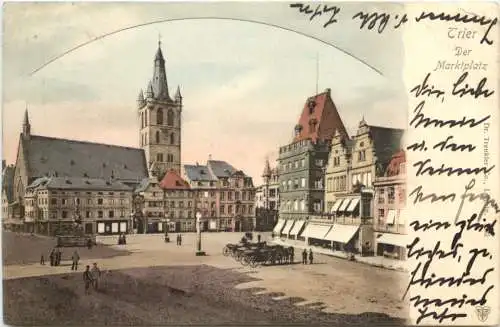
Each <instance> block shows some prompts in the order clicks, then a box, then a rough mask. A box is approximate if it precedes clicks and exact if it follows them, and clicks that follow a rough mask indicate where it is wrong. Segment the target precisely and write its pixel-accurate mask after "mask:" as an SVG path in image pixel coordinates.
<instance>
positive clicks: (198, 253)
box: [196, 211, 206, 256]
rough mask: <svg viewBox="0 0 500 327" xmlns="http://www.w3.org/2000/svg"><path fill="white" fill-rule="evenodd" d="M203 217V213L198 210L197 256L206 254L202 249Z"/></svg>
mask: <svg viewBox="0 0 500 327" xmlns="http://www.w3.org/2000/svg"><path fill="white" fill-rule="evenodd" d="M201 217H202V214H201V212H200V211H197V212H196V241H197V242H196V243H197V250H196V256H204V255H206V254H205V252H204V251H202V250H201V223H202V222H201Z"/></svg>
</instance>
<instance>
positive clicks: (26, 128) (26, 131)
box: [23, 107, 31, 138]
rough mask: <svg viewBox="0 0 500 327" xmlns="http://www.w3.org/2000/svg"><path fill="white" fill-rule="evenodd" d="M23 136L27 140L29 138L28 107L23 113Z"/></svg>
mask: <svg viewBox="0 0 500 327" xmlns="http://www.w3.org/2000/svg"><path fill="white" fill-rule="evenodd" d="M23 136H24V137H26V138H29V137H30V136H31V125H30V119H29V117H28V107H26V110H25V111H24V120H23Z"/></svg>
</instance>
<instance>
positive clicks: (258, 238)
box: [257, 234, 261, 243]
mask: <svg viewBox="0 0 500 327" xmlns="http://www.w3.org/2000/svg"><path fill="white" fill-rule="evenodd" d="M260 239H261V236H260V234H259V235H257V243H260Z"/></svg>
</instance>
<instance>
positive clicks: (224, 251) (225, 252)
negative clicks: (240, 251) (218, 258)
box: [222, 246, 229, 257]
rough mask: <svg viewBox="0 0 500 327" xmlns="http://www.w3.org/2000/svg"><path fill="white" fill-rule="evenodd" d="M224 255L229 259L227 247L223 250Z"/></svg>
mask: <svg viewBox="0 0 500 327" xmlns="http://www.w3.org/2000/svg"><path fill="white" fill-rule="evenodd" d="M222 254H223V255H224V256H225V257H227V256H228V255H229V249H228V247H227V246H225V247H224V248H223V249H222Z"/></svg>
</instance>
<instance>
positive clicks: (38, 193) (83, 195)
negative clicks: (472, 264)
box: [24, 176, 133, 236]
mask: <svg viewBox="0 0 500 327" xmlns="http://www.w3.org/2000/svg"><path fill="white" fill-rule="evenodd" d="M132 193H133V189H132V188H131V187H130V186H127V185H125V184H124V183H122V182H119V181H115V180H104V179H94V178H77V177H55V176H50V177H41V178H38V179H36V180H35V181H34V182H33V183H31V184H30V185H28V187H27V188H26V193H25V199H24V201H25V214H24V225H25V228H26V229H25V231H27V232H31V233H37V234H43V235H50V236H55V235H65V234H68V233H70V231H71V230H72V226H73V225H74V224H75V222H78V223H80V224H81V226H82V227H83V230H84V231H85V233H86V234H98V235H111V234H120V233H128V232H129V231H130V230H131V229H132V215H131V208H132Z"/></svg>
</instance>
